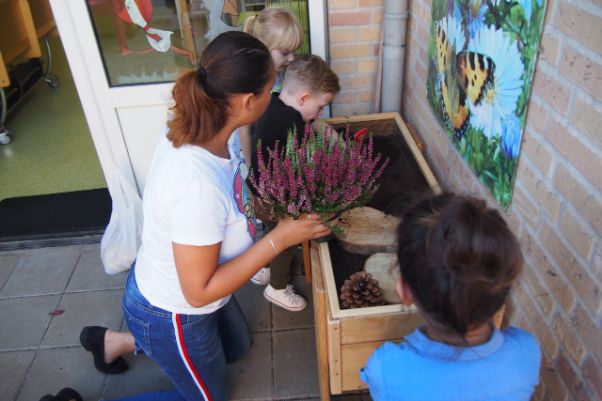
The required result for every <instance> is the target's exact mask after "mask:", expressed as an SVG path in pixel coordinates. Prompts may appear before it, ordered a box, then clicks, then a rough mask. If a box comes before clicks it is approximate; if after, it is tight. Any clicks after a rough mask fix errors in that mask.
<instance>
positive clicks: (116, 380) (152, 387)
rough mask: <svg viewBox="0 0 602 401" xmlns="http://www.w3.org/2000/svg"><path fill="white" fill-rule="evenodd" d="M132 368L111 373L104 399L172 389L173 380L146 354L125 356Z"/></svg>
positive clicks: (108, 377)
mask: <svg viewBox="0 0 602 401" xmlns="http://www.w3.org/2000/svg"><path fill="white" fill-rule="evenodd" d="M125 359H126V361H127V363H128V365H129V366H130V369H129V370H127V371H126V372H125V373H123V374H120V375H109V376H107V381H106V384H105V388H104V391H103V394H102V396H103V399H105V400H113V399H117V398H121V397H130V396H133V395H136V394H141V393H147V392H151V391H161V390H171V389H173V385H172V384H171V381H170V380H169V379H168V378H167V376H165V374H163V371H162V370H161V368H160V367H159V365H157V364H156V363H155V362H154V361H153V360H152V359H150V358H148V357H147V356H145V355H133V354H132V355H128V356H126V357H125Z"/></svg>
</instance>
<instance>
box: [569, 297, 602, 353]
mask: <svg viewBox="0 0 602 401" xmlns="http://www.w3.org/2000/svg"><path fill="white" fill-rule="evenodd" d="M571 323H572V324H573V327H574V328H575V330H576V331H577V332H578V333H579V335H580V336H581V340H583V342H584V343H585V345H586V347H587V349H588V351H590V352H591V353H592V355H593V356H594V358H596V360H597V361H598V363H602V336H601V335H600V331H601V328H600V327H599V326H596V324H595V323H594V321H593V320H592V319H591V318H590V316H589V314H588V313H587V311H586V310H585V308H583V307H582V306H581V305H577V307H576V308H575V313H574V314H573V316H572V317H571Z"/></svg>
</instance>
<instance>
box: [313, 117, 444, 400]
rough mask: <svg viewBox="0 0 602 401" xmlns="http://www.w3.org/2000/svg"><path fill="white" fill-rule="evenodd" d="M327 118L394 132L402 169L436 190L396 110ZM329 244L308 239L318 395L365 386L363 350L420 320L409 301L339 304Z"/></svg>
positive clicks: (399, 336)
mask: <svg viewBox="0 0 602 401" xmlns="http://www.w3.org/2000/svg"><path fill="white" fill-rule="evenodd" d="M329 122H330V123H331V124H333V125H335V126H336V127H340V126H344V125H345V124H347V123H350V124H351V127H352V132H355V131H356V130H357V129H359V128H362V127H365V126H367V127H368V128H369V130H370V131H371V132H372V133H373V134H374V135H375V136H380V135H382V136H388V137H389V140H392V141H397V139H396V137H397V138H399V142H401V144H400V146H402V147H405V150H404V151H403V152H400V154H399V157H400V158H401V157H405V158H410V159H411V160H405V161H403V162H404V163H405V164H404V169H405V166H408V169H414V170H417V171H418V174H420V175H421V176H422V177H423V179H424V181H423V182H422V184H421V185H422V186H426V188H425V190H426V191H428V190H429V188H430V190H432V191H433V192H435V193H438V192H440V187H439V184H438V182H437V180H436V178H435V176H434V175H433V173H432V171H431V169H430V168H429V166H428V164H427V162H426V160H425V159H424V157H423V155H422V153H421V151H420V150H419V147H418V145H417V142H416V140H415V139H414V138H413V136H412V134H411V133H410V131H409V130H408V127H407V126H406V124H405V123H404V121H403V120H402V119H401V116H400V115H399V114H398V113H382V114H372V115H360V116H353V117H349V118H334V119H331V120H329ZM404 154H405V156H404ZM390 159H392V158H391V157H390ZM388 184H389V185H390V184H391V183H388ZM399 191H400V192H403V191H404V188H399ZM377 195H378V194H377ZM331 246H332V245H329V243H327V242H323V243H317V242H311V244H310V247H309V248H310V250H309V255H308V256H309V264H310V265H311V279H312V293H313V302H314V318H315V330H316V351H317V362H318V374H319V382H320V394H321V399H322V400H329V399H330V395H331V394H341V393H346V392H353V391H358V390H361V389H365V388H366V386H365V384H364V383H363V382H361V380H360V378H359V371H360V368H361V367H362V366H363V365H364V364H365V362H366V360H367V358H368V356H369V355H370V354H371V353H372V352H373V351H374V349H376V348H377V347H378V346H380V345H381V344H382V343H383V342H384V341H387V340H394V341H399V340H401V339H402V338H403V337H404V336H405V335H406V334H409V333H410V332H411V331H412V330H414V328H415V327H416V326H417V325H419V324H420V323H421V319H420V317H419V316H418V314H417V312H416V310H415V309H414V308H413V307H412V308H407V307H404V306H402V305H386V306H378V307H370V308H361V309H347V310H341V308H340V306H339V299H338V298H339V297H338V292H337V283H336V279H335V271H336V270H337V268H338V267H339V266H337V265H336V261H335V263H334V265H333V259H332V258H331V249H330V247H331Z"/></svg>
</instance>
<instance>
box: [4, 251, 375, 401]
mask: <svg viewBox="0 0 602 401" xmlns="http://www.w3.org/2000/svg"><path fill="white" fill-rule="evenodd" d="M98 255H99V246H98V245H97V244H94V245H73V246H64V247H55V248H40V249H33V250H21V251H12V252H2V253H0V322H2V323H1V325H0V394H1V395H0V399H2V400H6V401H17V400H18V401H38V400H39V398H40V397H41V396H42V395H44V394H47V393H56V392H57V391H58V390H59V389H60V388H62V387H65V386H70V387H73V388H75V389H77V390H78V391H80V393H81V394H82V396H83V397H84V400H86V401H92V400H98V399H100V398H103V399H107V400H110V399H114V398H119V397H124V396H128V395H133V394H138V393H141V392H147V391H152V390H157V389H167V388H170V387H171V384H170V383H169V381H168V380H167V379H166V378H165V377H164V376H163V374H162V373H161V372H160V370H159V369H158V367H157V366H156V365H155V364H154V363H153V362H152V361H151V360H149V359H148V358H146V357H144V356H133V355H132V356H129V357H127V358H126V359H127V361H128V363H129V364H130V370H129V371H128V372H126V373H125V374H122V375H116V376H107V375H103V374H101V373H99V372H97V371H96V370H95V369H94V366H93V363H92V358H91V356H90V354H89V353H87V352H86V351H84V350H83V348H81V346H80V345H79V340H78V336H79V332H80V330H81V328H82V327H84V326H86V325H103V326H108V327H110V328H112V329H122V330H125V328H124V327H123V320H122V313H121V294H122V291H123V285H124V280H125V274H121V275H118V276H108V275H106V274H105V273H104V272H103V270H102V266H101V264H100V260H99V256H98ZM294 284H295V287H296V288H298V289H299V290H300V292H302V293H304V295H306V296H307V297H308V299H311V293H310V291H311V289H310V288H309V287H308V286H307V285H306V284H305V278H304V277H303V276H302V275H299V274H297V275H296V276H295V278H294ZM262 290H263V287H259V286H255V285H253V284H250V283H249V284H248V285H246V286H244V287H243V288H241V289H240V290H239V291H238V292H237V293H236V297H237V299H238V301H239V302H240V304H241V306H242V308H243V310H244V312H245V314H246V316H247V319H248V321H249V325H250V327H251V331H252V332H253V340H254V345H253V348H252V350H251V353H250V355H248V356H247V357H246V358H245V359H243V360H241V361H239V362H237V363H235V364H233V365H231V366H230V379H231V399H233V400H284V399H286V400H301V399H307V400H317V399H318V398H319V389H318V381H317V378H318V376H317V369H316V358H315V340H314V324H313V310H312V307H311V301H310V305H309V307H308V308H306V309H305V310H304V311H303V312H298V313H292V312H287V311H284V310H282V309H280V308H277V307H274V306H272V305H271V304H269V303H267V302H266V301H265V300H264V299H263V296H262ZM336 399H339V400H345V401H361V400H363V399H364V400H368V399H369V396H368V395H366V394H363V395H351V396H349V395H347V396H343V397H337V398H336Z"/></svg>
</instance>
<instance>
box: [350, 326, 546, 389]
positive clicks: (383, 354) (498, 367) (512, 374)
mask: <svg viewBox="0 0 602 401" xmlns="http://www.w3.org/2000/svg"><path fill="white" fill-rule="evenodd" d="M540 359H541V351H540V348H539V344H538V343H537V341H536V340H535V338H534V337H533V336H532V335H531V334H529V333H528V332H526V331H524V330H522V329H519V328H516V327H509V328H507V329H504V330H501V331H500V330H498V329H495V330H494V331H493V334H492V335H491V338H490V339H489V341H488V342H487V343H485V344H481V345H478V346H474V347H466V348H463V347H454V346H451V345H447V344H444V343H440V342H437V341H433V340H431V339H429V338H428V337H427V336H426V335H425V334H424V333H423V332H422V330H421V329H420V328H418V329H416V330H415V331H414V332H413V333H411V334H410V335H409V336H407V337H406V338H405V341H404V342H402V343H401V344H394V343H392V342H386V343H384V344H383V345H381V346H380V347H379V348H378V349H376V350H375V351H374V353H373V354H372V355H371V356H370V358H369V359H368V362H367V363H366V366H364V368H363V369H362V370H361V372H360V377H361V379H362V380H363V381H364V382H366V383H367V384H368V387H369V389H370V395H371V396H372V399H373V400H374V401H392V400H395V401H402V400H404V401H406V400H408V401H409V400H416V401H443V400H445V401H476V400H482V401H485V400H487V401H498V400H499V401H502V400H503V401H528V400H529V399H530V397H531V394H532V393H533V391H534V390H535V386H536V385H537V383H538V382H539V366H540Z"/></svg>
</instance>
